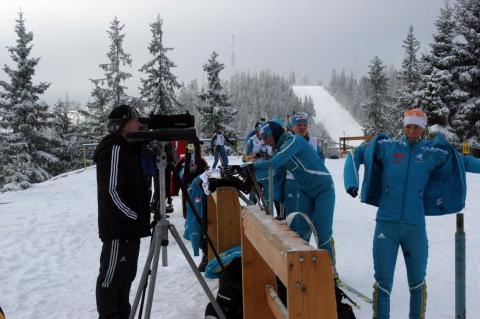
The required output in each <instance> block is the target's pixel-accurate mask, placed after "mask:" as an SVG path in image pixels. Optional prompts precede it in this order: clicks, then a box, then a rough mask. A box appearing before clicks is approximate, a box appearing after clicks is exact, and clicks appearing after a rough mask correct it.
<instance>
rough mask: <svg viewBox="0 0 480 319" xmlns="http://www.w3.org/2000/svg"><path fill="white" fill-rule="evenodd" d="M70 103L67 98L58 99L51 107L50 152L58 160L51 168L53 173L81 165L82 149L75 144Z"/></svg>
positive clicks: (75, 133)
mask: <svg viewBox="0 0 480 319" xmlns="http://www.w3.org/2000/svg"><path fill="white" fill-rule="evenodd" d="M71 111H72V110H71V104H70V102H69V100H68V98H67V99H65V100H62V99H58V101H57V102H56V103H55V105H54V107H53V113H52V122H53V132H54V133H55V135H54V144H53V147H52V150H51V152H52V153H53V154H55V155H56V156H57V157H58V159H59V161H58V163H56V165H55V166H54V167H52V168H51V170H52V172H53V174H60V173H63V172H65V171H67V170H71V169H75V168H80V167H81V166H82V160H81V159H82V157H83V154H82V150H81V148H80V145H79V144H77V131H78V128H77V126H76V125H75V123H74V122H73V120H72V119H71V116H70V112H71Z"/></svg>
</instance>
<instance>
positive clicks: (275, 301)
mask: <svg viewBox="0 0 480 319" xmlns="http://www.w3.org/2000/svg"><path fill="white" fill-rule="evenodd" d="M265 293H266V296H267V303H268V307H270V310H271V311H272V313H273V315H274V316H275V318H276V319H288V311H287V308H286V307H285V305H284V304H283V303H282V301H281V300H280V297H278V294H277V292H276V291H275V289H274V288H273V287H272V286H270V285H266V286H265Z"/></svg>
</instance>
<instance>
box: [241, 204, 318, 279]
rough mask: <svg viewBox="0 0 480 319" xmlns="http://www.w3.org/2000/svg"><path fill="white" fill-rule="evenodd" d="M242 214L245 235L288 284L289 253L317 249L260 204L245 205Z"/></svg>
mask: <svg viewBox="0 0 480 319" xmlns="http://www.w3.org/2000/svg"><path fill="white" fill-rule="evenodd" d="M242 216H243V231H244V233H245V236H246V237H247V238H248V239H249V241H250V243H252V245H253V246H254V248H255V249H256V250H257V251H258V253H259V255H260V256H262V257H263V259H264V260H265V262H266V263H267V264H268V266H269V267H270V268H271V269H272V270H273V272H274V273H275V274H276V275H277V276H278V277H279V279H280V280H281V281H282V282H283V283H284V285H287V283H288V276H287V273H288V267H287V259H286V257H287V253H288V252H289V251H313V250H315V249H314V248H313V247H311V246H309V245H308V244H307V242H306V241H304V240H303V239H301V238H300V237H299V236H298V235H297V234H296V233H295V232H293V231H291V230H290V229H289V228H288V227H287V226H286V225H284V224H281V223H279V222H278V221H277V220H275V219H274V218H273V217H271V216H268V215H266V214H265V212H263V211H261V210H260V208H259V207H258V206H247V207H244V208H243V211H242Z"/></svg>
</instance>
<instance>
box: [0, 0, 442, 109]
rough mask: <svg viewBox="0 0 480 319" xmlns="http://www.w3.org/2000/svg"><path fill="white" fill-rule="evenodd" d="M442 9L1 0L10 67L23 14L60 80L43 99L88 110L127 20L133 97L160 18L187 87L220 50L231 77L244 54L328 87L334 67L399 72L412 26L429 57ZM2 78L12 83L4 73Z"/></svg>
mask: <svg viewBox="0 0 480 319" xmlns="http://www.w3.org/2000/svg"><path fill="white" fill-rule="evenodd" d="M442 5H443V0H288V1H287V0H117V1H115V0H76V1H70V0H0V17H1V18H0V65H1V66H2V67H3V65H4V64H8V65H9V66H13V61H12V60H11V59H10V57H9V55H8V51H7V49H6V46H13V45H15V39H16V34H15V32H14V26H15V19H16V18H17V16H18V12H19V10H20V8H21V10H22V12H23V13H24V18H25V20H26V27H27V30H29V31H33V33H34V39H33V44H34V47H33V50H32V54H31V56H33V57H41V60H40V63H39V65H38V67H37V73H36V76H35V81H36V83H38V82H39V81H47V82H50V83H52V85H51V86H50V88H49V89H48V91H47V92H46V94H45V95H44V96H43V98H44V99H45V100H46V101H47V102H49V103H53V102H54V101H56V100H57V99H58V98H63V97H64V96H65V94H66V93H68V94H69V96H70V98H71V99H74V100H79V101H81V102H82V103H85V102H87V101H88V99H89V98H90V92H91V90H92V88H93V85H92V84H91V82H90V81H89V79H90V78H98V77H101V76H102V73H101V70H100V68H99V67H98V65H99V64H100V63H105V62H107V59H106V53H107V51H108V45H109V39H108V36H107V33H106V30H107V29H108V27H109V24H110V22H111V21H112V19H113V17H114V16H117V17H118V18H119V20H120V22H121V23H123V24H125V28H124V31H125V32H126V37H125V41H124V50H125V51H126V52H127V53H130V54H131V56H132V59H133V64H132V68H131V69H130V70H128V71H129V72H130V73H132V74H133V78H132V79H131V80H129V81H128V82H127V83H126V85H127V86H128V87H129V90H128V93H130V94H131V95H138V89H137V88H138V86H139V79H140V77H141V73H139V72H138V71H137V70H138V69H139V68H140V67H141V66H142V65H143V64H144V63H145V62H147V61H148V59H150V56H149V53H148V50H147V45H148V43H149V42H150V40H151V32H150V27H149V24H150V23H152V22H154V21H155V18H156V15H157V14H160V16H161V18H162V19H163V20H164V45H165V46H168V47H173V48H174V50H173V51H170V54H169V57H170V59H171V60H172V61H173V62H174V63H176V64H177V68H175V69H174V70H173V72H174V74H176V75H177V76H178V78H179V80H180V81H183V82H185V83H188V82H190V81H191V80H193V79H195V78H198V79H199V80H200V81H202V78H204V72H203V68H202V65H203V64H204V63H205V62H206V61H207V59H208V57H209V55H210V54H211V52H212V51H213V50H215V51H217V52H218V53H219V54H220V56H219V58H218V59H219V60H220V61H221V62H223V63H224V64H225V66H226V69H225V71H224V72H222V73H221V76H222V78H224V79H226V78H228V76H229V75H230V74H231V72H232V71H233V67H232V52H233V51H234V52H235V68H236V69H237V70H240V71H244V70H245V71H246V70H249V71H251V72H255V71H259V70H261V69H265V68H268V69H270V70H272V71H274V72H277V73H280V74H283V75H286V76H287V75H288V74H289V73H290V72H291V71H292V70H294V71H295V72H296V74H297V79H300V78H302V77H303V76H304V75H305V74H306V76H307V77H308V78H309V79H310V80H311V81H312V82H313V83H317V82H318V80H323V81H325V82H326V81H328V79H329V78H330V74H331V70H332V69H334V68H335V69H337V70H341V69H342V68H345V69H346V70H351V71H353V72H356V73H357V74H359V75H360V74H364V73H366V72H367V68H368V64H369V61H370V60H371V59H372V58H373V56H375V55H378V56H379V57H380V58H381V59H382V60H383V61H384V62H385V63H386V64H387V65H389V64H394V65H396V66H399V65H400V64H401V60H402V57H403V54H404V51H403V49H402V47H401V45H402V40H403V39H404V38H405V36H406V33H407V31H408V26H409V25H410V24H412V25H413V26H414V27H415V35H416V37H417V39H418V40H419V41H420V42H421V45H422V48H421V51H422V52H425V51H426V50H427V49H428V44H429V43H430V42H431V35H432V33H433V32H434V29H435V28H434V21H435V19H436V17H437V16H438V14H439V10H440V7H441V6H442ZM232 36H234V39H235V45H234V46H233V45H232ZM233 47H234V50H232V48H233ZM0 79H6V75H5V73H4V72H3V71H0Z"/></svg>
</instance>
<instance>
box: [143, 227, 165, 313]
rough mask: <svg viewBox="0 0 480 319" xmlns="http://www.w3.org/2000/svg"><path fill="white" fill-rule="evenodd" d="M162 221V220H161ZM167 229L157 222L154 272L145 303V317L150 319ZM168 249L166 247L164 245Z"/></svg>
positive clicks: (153, 262)
mask: <svg viewBox="0 0 480 319" xmlns="http://www.w3.org/2000/svg"><path fill="white" fill-rule="evenodd" d="M160 222H161V221H160ZM165 231H166V230H164V229H163V227H161V225H159V224H157V226H156V227H155V236H156V238H155V252H154V254H153V261H152V274H151V278H150V284H149V285H148V294H147V303H146V305H145V317H144V319H150V314H151V312H152V301H153V293H154V292H155V281H156V280H157V271H158V261H159V259H160V248H161V247H162V245H161V238H162V232H165ZM164 250H166V247H164Z"/></svg>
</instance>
